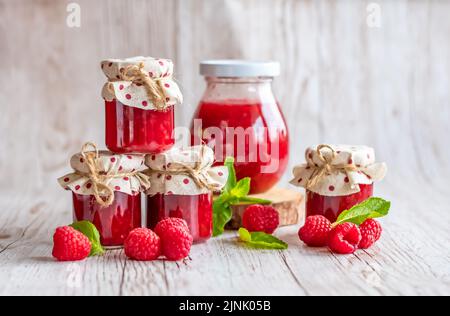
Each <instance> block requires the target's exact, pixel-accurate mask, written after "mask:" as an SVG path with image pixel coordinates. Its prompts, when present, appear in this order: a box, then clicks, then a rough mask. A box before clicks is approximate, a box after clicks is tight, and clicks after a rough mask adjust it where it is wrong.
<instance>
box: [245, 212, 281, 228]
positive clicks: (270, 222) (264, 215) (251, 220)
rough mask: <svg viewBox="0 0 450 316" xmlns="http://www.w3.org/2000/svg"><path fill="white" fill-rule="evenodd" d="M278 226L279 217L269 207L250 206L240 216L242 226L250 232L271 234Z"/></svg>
mask: <svg viewBox="0 0 450 316" xmlns="http://www.w3.org/2000/svg"><path fill="white" fill-rule="evenodd" d="M279 224H280V215H279V214H278V212H277V210H276V209H274V208H273V207H271V206H263V205H251V206H249V207H247V209H246V210H245V211H244V214H243V215H242V226H244V228H246V229H247V230H248V231H250V232H265V233H267V234H272V233H273V232H274V231H275V229H277V227H278V225H279Z"/></svg>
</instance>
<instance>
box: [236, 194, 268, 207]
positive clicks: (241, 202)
mask: <svg viewBox="0 0 450 316" xmlns="http://www.w3.org/2000/svg"><path fill="white" fill-rule="evenodd" d="M253 204H259V205H270V204H272V201H270V200H264V199H258V198H253V197H249V196H245V197H243V198H240V199H239V201H237V202H236V203H233V204H232V205H253Z"/></svg>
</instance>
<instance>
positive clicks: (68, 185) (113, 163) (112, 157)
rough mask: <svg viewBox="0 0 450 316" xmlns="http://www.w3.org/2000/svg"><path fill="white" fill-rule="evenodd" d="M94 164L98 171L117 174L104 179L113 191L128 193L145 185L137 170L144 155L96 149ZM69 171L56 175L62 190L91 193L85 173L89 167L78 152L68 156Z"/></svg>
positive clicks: (91, 186)
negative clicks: (62, 174)
mask: <svg viewBox="0 0 450 316" xmlns="http://www.w3.org/2000/svg"><path fill="white" fill-rule="evenodd" d="M98 155H99V157H98V159H97V160H96V166H97V168H98V170H99V172H101V173H102V174H107V175H117V176H115V177H111V178H110V179H108V180H107V181H106V183H105V184H106V185H107V186H109V187H110V188H111V189H112V190H113V191H114V192H122V193H126V194H128V195H137V194H138V193H140V192H143V191H145V190H147V189H148V185H147V184H146V183H147V182H148V180H147V181H143V180H144V179H148V178H147V176H146V175H145V174H143V173H142V172H140V170H142V168H143V167H144V161H145V157H144V155H139V154H126V155H125V154H124V155H119V154H114V153H112V152H109V151H99V152H98ZM70 165H71V167H72V169H73V170H74V172H73V173H70V174H67V175H65V176H63V177H61V178H59V179H58V182H59V184H60V185H61V187H63V188H64V189H66V190H70V191H72V192H74V193H76V194H80V195H94V186H93V185H92V181H91V179H90V177H89V167H88V165H87V163H86V160H85V158H84V157H83V155H82V154H81V153H77V154H75V155H74V156H72V158H71V159H70Z"/></svg>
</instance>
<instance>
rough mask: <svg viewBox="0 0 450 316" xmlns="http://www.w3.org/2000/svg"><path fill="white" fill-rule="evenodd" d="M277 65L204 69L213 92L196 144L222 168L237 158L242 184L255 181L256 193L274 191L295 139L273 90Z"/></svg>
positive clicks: (227, 64)
mask: <svg viewBox="0 0 450 316" xmlns="http://www.w3.org/2000/svg"><path fill="white" fill-rule="evenodd" d="M279 73H280V66H279V64H278V63H275V62H246V61H237V60H224V61H208V62H203V63H202V64H201V74H202V75H203V76H205V77H206V82H207V87H206V91H205V93H204V95H203V98H202V100H201V101H200V104H199V106H198V108H197V111H196V113H195V115H194V119H193V123H192V135H193V139H192V142H193V144H199V143H201V142H202V141H203V142H205V143H206V144H208V146H210V147H211V148H213V149H214V151H215V156H216V164H217V165H221V164H223V162H224V160H225V158H226V157H228V156H231V157H234V158H235V162H236V173H237V177H238V179H242V178H245V177H250V178H251V179H252V185H251V188H252V189H251V193H253V194H256V193H263V192H266V191H268V190H270V189H271V188H272V187H274V186H275V185H276V184H277V183H278V181H279V180H280V178H281V177H282V175H283V174H284V172H285V170H286V167H287V164H288V157H289V135H288V128H287V126H286V122H285V119H284V117H283V114H282V111H281V107H280V105H279V103H278V102H277V100H276V98H275V96H274V94H273V91H272V81H273V78H274V77H276V76H278V75H279Z"/></svg>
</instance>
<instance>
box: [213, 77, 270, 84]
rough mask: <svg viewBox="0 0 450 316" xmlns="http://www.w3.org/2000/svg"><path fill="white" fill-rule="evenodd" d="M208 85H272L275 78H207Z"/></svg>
mask: <svg viewBox="0 0 450 316" xmlns="http://www.w3.org/2000/svg"><path fill="white" fill-rule="evenodd" d="M205 80H206V82H207V83H208V84H222V83H223V84H270V83H272V81H273V77H231V78H230V77H205Z"/></svg>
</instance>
